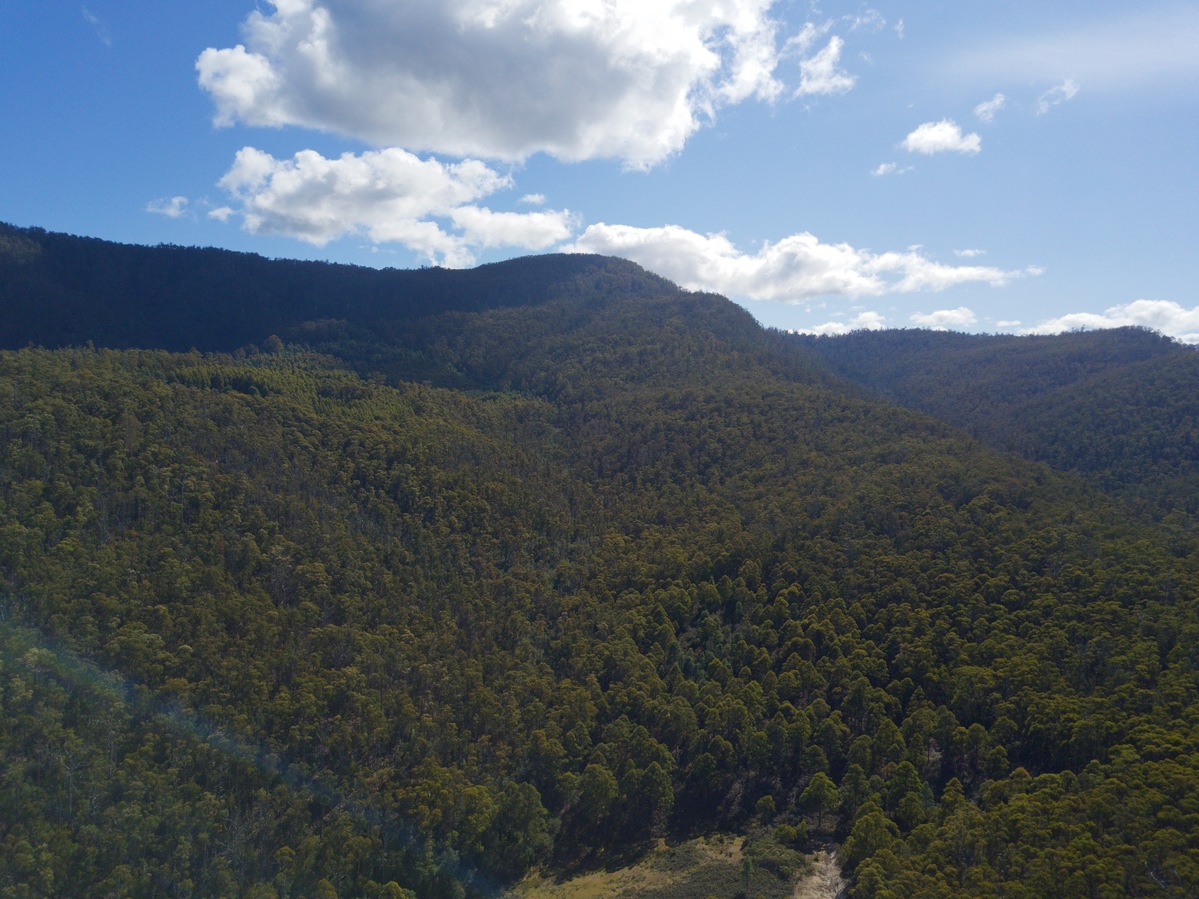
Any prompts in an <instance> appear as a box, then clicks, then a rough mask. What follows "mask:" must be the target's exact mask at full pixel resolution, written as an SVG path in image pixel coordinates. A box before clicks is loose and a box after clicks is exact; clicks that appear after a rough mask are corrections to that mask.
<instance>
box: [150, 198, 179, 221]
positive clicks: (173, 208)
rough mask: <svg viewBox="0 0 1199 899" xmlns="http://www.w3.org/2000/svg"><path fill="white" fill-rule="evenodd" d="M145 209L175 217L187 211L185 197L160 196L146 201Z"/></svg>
mask: <svg viewBox="0 0 1199 899" xmlns="http://www.w3.org/2000/svg"><path fill="white" fill-rule="evenodd" d="M145 210H146V212H153V213H154V214H155V215H165V216H166V217H167V218H172V219H177V218H180V217H181V216H183V215H184V214H185V213H186V212H187V197H160V198H159V199H157V200H151V201H150V202H149V203H147V204H146V206H145Z"/></svg>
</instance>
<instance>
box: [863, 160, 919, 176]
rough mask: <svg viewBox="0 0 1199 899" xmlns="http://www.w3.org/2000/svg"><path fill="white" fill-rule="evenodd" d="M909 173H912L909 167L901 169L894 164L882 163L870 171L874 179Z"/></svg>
mask: <svg viewBox="0 0 1199 899" xmlns="http://www.w3.org/2000/svg"><path fill="white" fill-rule="evenodd" d="M910 171H912V167H911V166H910V165H907V166H903V167H902V168H901V167H900V166H899V165H897V164H896V163H894V162H883V163H879V165H877V166H876V167H875V168H873V169H871V171H870V174H872V175H873V176H874V177H876V178H882V177H883V176H884V175H904V174H907V173H908V172H910Z"/></svg>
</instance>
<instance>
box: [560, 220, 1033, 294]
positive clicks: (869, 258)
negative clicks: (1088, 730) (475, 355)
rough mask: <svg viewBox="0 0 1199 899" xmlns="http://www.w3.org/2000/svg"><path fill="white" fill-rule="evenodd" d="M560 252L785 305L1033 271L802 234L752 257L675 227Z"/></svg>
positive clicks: (584, 238) (585, 239)
mask: <svg viewBox="0 0 1199 899" xmlns="http://www.w3.org/2000/svg"><path fill="white" fill-rule="evenodd" d="M565 249H567V250H568V251H575V252H584V253H603V254H608V255H613V256H623V257H625V258H626V259H631V260H633V261H634V262H637V263H639V264H640V265H643V266H645V267H646V268H648V269H650V270H651V271H654V272H657V273H658V274H661V275H663V276H665V277H667V278H670V279H671V280H673V281H675V282H676V283H678V284H680V285H682V286H683V287H687V288H689V289H692V290H710V291H715V292H718V293H722V294H726V295H728V296H734V297H747V298H750V299H756V300H777V301H782V302H792V303H794V302H801V301H803V300H808V299H812V298H814V297H818V296H825V295H841V296H850V297H856V296H879V295H881V294H885V293H910V292H913V291H917V290H933V291H937V290H944V289H945V288H948V287H952V286H953V285H955V284H962V283H966V282H984V283H988V284H992V285H1002V284H1006V283H1007V282H1008V281H1010V280H1012V279H1014V278H1018V277H1022V276H1023V275H1026V274H1034V273H1035V272H1033V271H1032V270H1026V271H1022V272H1013V271H1003V270H1001V269H998V268H991V267H984V266H976V265H969V266H953V265H945V264H943V263H939V262H935V261H933V260H931V259H929V258H927V257H926V256H923V255H921V254H920V253H918V252H916V251H914V250H908V251H905V252H888V253H872V252H870V251H868V250H860V249H856V248H854V247H851V246H849V245H848V244H827V243H822V242H821V241H820V240H818V239H817V238H816V237H815V236H813V235H812V234H809V233H807V232H802V233H799V234H793V235H791V236H790V237H785V238H783V239H782V240H780V241H778V242H776V243H767V244H765V245H763V247H762V248H761V249H760V250H759V251H758V252H756V253H752V254H751V253H744V252H741V251H740V250H738V249H737V248H736V247H735V246H734V245H733V243H732V242H731V241H730V240H729V239H728V238H727V237H725V236H724V235H722V234H707V235H704V234H697V233H696V232H694V231H688V230H687V229H685V228H681V227H679V226H677V225H667V226H665V227H661V228H635V227H632V226H628V225H607V224H597V225H592V226H590V227H589V228H587V230H586V231H584V232H583V234H582V235H581V236H580V237H579V238H578V239H577V240H576V241H575V242H574V243H573V244H572V245H571V246H569V247H567V248H565Z"/></svg>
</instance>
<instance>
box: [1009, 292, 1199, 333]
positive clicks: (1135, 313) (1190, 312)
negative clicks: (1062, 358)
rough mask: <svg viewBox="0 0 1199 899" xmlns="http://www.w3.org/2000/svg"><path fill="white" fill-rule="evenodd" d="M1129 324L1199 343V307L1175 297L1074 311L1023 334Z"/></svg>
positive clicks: (1116, 326)
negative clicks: (1098, 310) (1177, 299)
mask: <svg viewBox="0 0 1199 899" xmlns="http://www.w3.org/2000/svg"><path fill="white" fill-rule="evenodd" d="M1129 325H1133V326H1139V327H1142V328H1152V329H1153V330H1154V331H1160V332H1161V333H1163V334H1168V335H1169V336H1171V337H1173V338H1175V339H1176V340H1180V341H1182V342H1183V343H1191V344H1199V306H1196V307H1194V308H1193V309H1187V308H1185V307H1183V306H1181V305H1179V304H1178V303H1175V302H1173V301H1171V300H1136V301H1134V302H1132V303H1126V304H1124V305H1120V306H1112V307H1110V308H1108V309H1107V310H1105V311H1104V312H1101V313H1100V312H1072V313H1070V314H1069V315H1063V316H1060V317H1058V318H1052V319H1049V320H1048V321H1044V322H1041V323H1040V324H1039V325H1036V326H1034V327H1031V328H1026V329H1025V330H1023V331H1021V332H1020V333H1022V334H1060V333H1061V332H1063V331H1073V330H1079V329H1083V330H1091V329H1102V328H1122V327H1126V326H1129Z"/></svg>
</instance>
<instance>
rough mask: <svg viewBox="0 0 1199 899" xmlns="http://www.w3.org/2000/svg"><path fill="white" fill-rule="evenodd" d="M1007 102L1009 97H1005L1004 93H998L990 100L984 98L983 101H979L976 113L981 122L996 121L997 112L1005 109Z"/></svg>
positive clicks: (975, 109) (975, 108)
mask: <svg viewBox="0 0 1199 899" xmlns="http://www.w3.org/2000/svg"><path fill="white" fill-rule="evenodd" d="M1006 103H1007V97H1005V96H1004V95H1003V94H996V95H995V96H994V97H992V98H991V99H990V100H984V101H983V102H982V103H979V104H978V105H977V106H975V107H974V114H975V115H976V116H977V117H978V120H979V121H980V122H986V123H988V124H990V123H991V122H993V121H995V113H997V112H999V110H1001V109H1003V107H1004V105H1005V104H1006Z"/></svg>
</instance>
